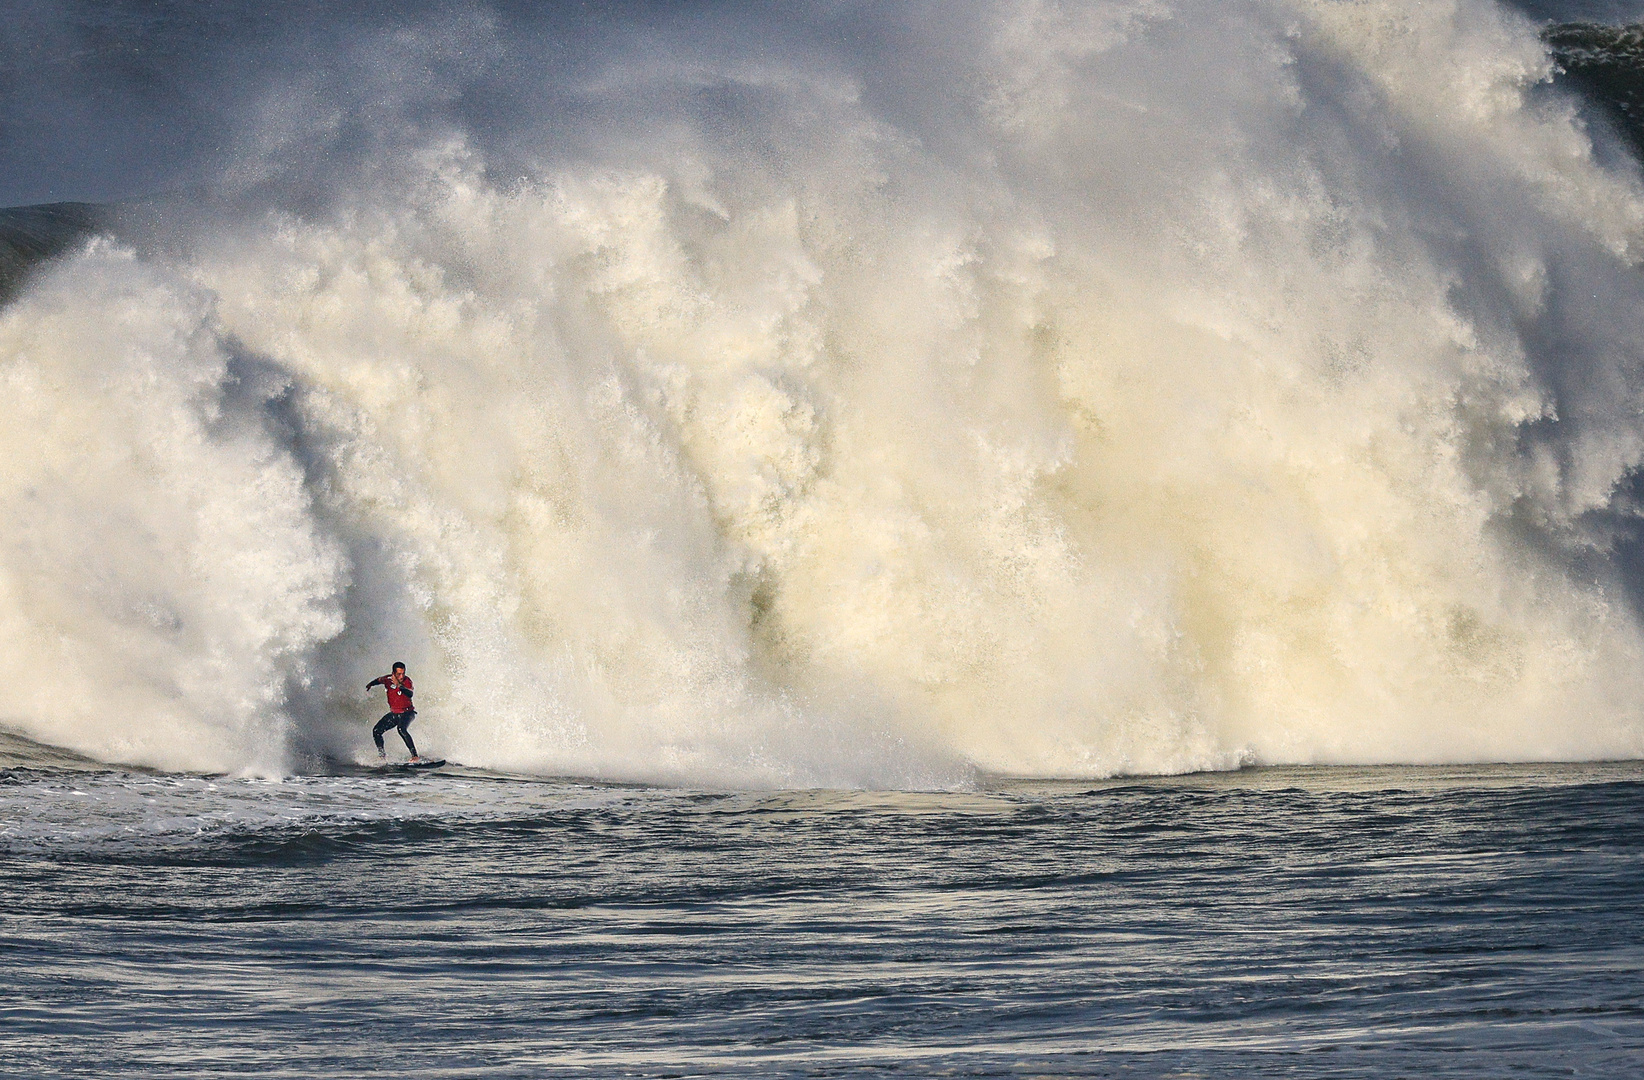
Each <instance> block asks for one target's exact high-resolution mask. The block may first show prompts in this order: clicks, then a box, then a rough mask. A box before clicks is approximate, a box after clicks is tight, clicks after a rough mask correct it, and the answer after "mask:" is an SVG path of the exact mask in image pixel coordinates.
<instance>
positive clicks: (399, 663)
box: [394, 660, 405, 671]
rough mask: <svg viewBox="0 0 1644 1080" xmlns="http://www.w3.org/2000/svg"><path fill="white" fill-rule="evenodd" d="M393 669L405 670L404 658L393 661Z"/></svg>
mask: <svg viewBox="0 0 1644 1080" xmlns="http://www.w3.org/2000/svg"><path fill="white" fill-rule="evenodd" d="M394 670H395V671H404V670H405V661H404V660H396V661H394Z"/></svg>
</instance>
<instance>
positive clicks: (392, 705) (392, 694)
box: [366, 675, 416, 713]
mask: <svg viewBox="0 0 1644 1080" xmlns="http://www.w3.org/2000/svg"><path fill="white" fill-rule="evenodd" d="M392 678H393V676H392V675H384V676H382V677H380V678H376V679H372V680H371V684H370V686H367V687H366V689H367V690H369V689H371V687H372V686H376V685H377V684H378V683H382V685H383V689H385V690H387V691H388V711H389V712H396V713H401V712H411V711H412V710H411V695H412V693H414V692H415V689H416V688H415V687H413V686H412V685H411V676H409V675H401V676H400V685H399V686H395V685H394V684H393V683H392V682H390V681H389V680H390V679H392Z"/></svg>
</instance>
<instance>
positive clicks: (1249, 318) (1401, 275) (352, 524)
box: [0, 0, 1644, 786]
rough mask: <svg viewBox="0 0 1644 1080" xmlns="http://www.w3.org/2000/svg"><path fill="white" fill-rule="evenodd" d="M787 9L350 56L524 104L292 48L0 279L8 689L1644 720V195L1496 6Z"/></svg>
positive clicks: (437, 720)
mask: <svg viewBox="0 0 1644 1080" xmlns="http://www.w3.org/2000/svg"><path fill="white" fill-rule="evenodd" d="M827 10H828V12H831V14H827V13H824V14H821V15H813V16H812V17H811V18H810V22H808V23H802V24H796V23H795V21H794V20H793V19H792V18H790V19H789V20H787V21H784V19H783V18H780V17H778V16H774V15H769V14H761V13H760V12H758V11H750V10H748V9H745V8H737V9H734V10H733V9H729V8H727V9H717V10H715V9H710V11H709V12H708V13H706V14H699V15H694V16H683V15H682V16H679V17H678V18H677V19H676V21H674V22H673V23H668V24H666V25H661V26H659V25H658V24H657V23H656V22H655V21H650V22H647V21H644V20H638V21H636V22H635V23H634V24H633V25H629V24H626V23H623V22H621V21H620V20H619V21H616V22H613V23H611V24H608V25H601V26H600V27H598V28H597V33H596V32H595V31H593V30H586V29H584V30H583V31H580V32H581V33H583V34H584V36H583V37H581V38H576V37H574V36H573V39H572V41H573V44H577V45H578V46H579V47H580V48H582V49H584V53H583V54H582V55H583V58H582V60H581V61H580V62H579V64H577V65H572V66H571V67H566V66H564V65H561V66H560V67H555V68H553V69H552V70H549V69H548V68H547V67H543V68H540V69H539V68H538V67H536V66H534V65H533V64H532V63H531V62H530V50H529V49H526V48H523V46H522V45H521V40H524V39H520V40H515V39H514V38H511V37H510V36H509V35H510V34H517V33H519V32H520V31H519V30H518V28H517V27H511V26H510V25H508V24H506V23H505V22H499V21H496V20H487V19H484V18H474V19H468V20H457V21H455V22H452V21H451V20H450V19H449V18H448V17H446V18H442V21H440V22H439V23H438V24H437V25H430V26H428V27H425V28H423V30H422V31H421V32H422V33H423V37H421V38H418V37H417V33H416V32H415V28H413V30H408V31H402V32H400V34H399V36H397V37H391V36H384V37H383V38H382V39H381V40H377V39H371V38H369V37H368V38H365V39H356V40H353V41H352V42H351V43H350V46H349V47H350V48H351V49H353V50H355V51H356V52H359V51H370V50H371V49H373V48H376V49H380V51H381V55H384V56H388V57H390V58H392V57H400V58H401V59H402V60H403V59H404V57H406V56H412V57H426V55H427V54H428V53H429V51H430V50H433V51H436V52H437V51H438V50H440V49H449V48H453V47H458V46H460V47H461V48H465V49H469V50H471V51H477V52H479V53H483V54H485V55H489V56H493V57H497V56H506V57H508V58H510V59H509V65H511V66H508V67H507V72H508V74H507V75H506V78H504V79H502V80H501V82H500V83H498V82H493V83H492V84H490V85H491V88H492V91H493V92H496V93H501V92H502V91H501V90H498V89H497V87H498V86H499V85H500V86H502V87H503V88H504V89H505V90H506V91H507V93H508V94H511V95H512V97H509V98H508V99H507V100H508V103H509V104H510V109H509V110H503V109H501V108H500V107H499V108H498V109H497V110H496V112H497V113H498V114H499V115H500V114H502V113H504V112H506V113H507V118H506V119H498V118H497V116H491V117H490V119H488V120H486V121H485V122H483V123H481V122H479V121H474V122H472V123H466V124H465V123H461V122H459V118H457V117H456V114H455V113H444V114H442V113H439V112H438V110H431V109H430V108H429V107H428V105H427V103H428V101H429V100H435V99H440V95H441V93H443V92H445V91H444V89H442V84H441V83H440V81H439V78H438V76H437V74H436V76H428V77H424V78H423V79H422V80H421V81H416V80H411V81H409V82H407V83H405V84H404V85H403V86H402V82H401V81H396V80H395V79H394V78H390V77H388V76H387V75H385V74H384V73H383V71H382V70H380V69H379V70H376V71H375V72H374V73H373V75H372V78H373V79H375V80H376V82H375V83H373V85H374V86H375V85H379V84H380V85H381V86H382V87H386V89H382V90H381V94H382V95H383V98H382V100H383V101H386V102H388V103H389V104H388V105H384V106H382V108H381V109H380V110H379V112H378V113H370V112H368V111H366V112H361V111H356V112H349V111H348V110H347V109H345V108H343V107H342V106H339V107H338V108H337V109H335V110H333V111H331V112H327V111H326V110H325V109H324V108H317V107H316V102H319V103H320V104H321V105H323V104H324V103H325V101H326V100H327V98H326V94H327V90H326V88H325V87H323V86H321V87H314V86H306V87H297V88H295V89H294V88H293V87H292V86H290V85H282V86H276V87H273V88H271V89H269V91H268V92H267V94H266V95H265V96H264V97H263V98H262V99H260V101H259V103H258V105H257V107H256V108H255V109H248V110H247V117H246V119H245V123H244V127H243V129H242V131H241V137H240V138H239V140H238V141H237V142H236V143H235V144H234V149H233V153H232V154H231V155H230V156H229V158H228V159H227V160H225V161H224V162H223V163H222V164H221V167H220V169H219V175H218V186H217V188H216V189H215V190H214V194H212V195H211V196H210V197H206V196H193V197H189V198H182V197H178V198H175V199H172V200H170V201H169V202H162V203H160V204H157V205H149V206H145V207H144V208H143V210H142V212H141V214H140V215H134V216H133V219H132V221H130V222H129V223H128V225H127V227H126V228H125V229H124V230H123V231H122V230H120V229H116V230H115V233H114V235H113V236H112V237H110V238H102V239H97V240H95V241H93V242H91V243H89V244H88V245H86V246H85V247H84V248H82V249H80V250H78V251H77V252H76V253H74V254H72V255H71V256H68V257H64V258H60V259H59V260H57V261H56V262H55V263H53V264H52V265H51V266H50V267H48V268H47V269H46V270H44V271H43V272H41V273H39V274H37V275H36V276H35V277H34V278H33V279H32V280H31V281H30V282H29V283H28V284H27V285H26V286H25V288H24V289H23V291H22V292H21V294H20V295H19V296H18V297H17V298H16V299H14V300H13V301H12V302H11V303H10V304H9V305H8V306H7V307H6V308H5V309H4V311H3V312H0V387H3V392H0V448H3V449H0V461H3V462H4V464H3V465H0V519H3V520H4V521H5V522H6V523H7V525H6V528H5V529H4V531H3V532H0V685H3V686H4V687H5V688H6V692H5V700H4V704H3V707H0V719H3V722H4V724H5V726H8V727H10V728H12V729H14V730H17V731H20V732H23V733H26V734H28V735H30V736H32V737H34V738H38V739H41V740H44V741H47V742H51V743H54V744H58V745H63V746H67V747H70V748H73V749H75V750H77V751H80V752H84V753H87V754H91V755H93V756H97V757H101V758H105V759H109V760H119V761H132V762H142V763H148V764H155V765H160V766H164V767H174V768H197V769H229V770H238V769H250V770H257V771H279V770H283V769H292V768H304V767H309V766H310V765H312V764H313V763H314V762H315V761H317V760H319V759H320V758H321V757H323V756H326V755H343V756H347V755H350V754H352V753H354V752H356V751H357V750H358V749H359V748H361V747H363V746H364V745H365V725H366V723H367V722H368V720H369V719H370V718H372V717H373V715H374V711H373V708H372V706H371V704H370V703H368V702H366V701H365V699H364V695H363V694H362V692H361V689H360V688H361V687H362V686H363V684H364V682H365V681H366V680H367V679H368V678H370V677H372V676H374V675H376V674H380V673H381V671H382V670H384V669H385V668H386V665H387V663H388V662H389V661H390V660H394V659H403V660H405V661H407V662H408V663H409V664H410V665H411V669H412V672H413V674H414V675H415V676H416V678H417V680H418V687H419V704H420V707H421V709H422V715H421V717H420V718H419V721H418V725H417V728H416V729H415V730H416V734H417V737H418V739H419V743H421V744H423V745H427V746H429V747H433V748H437V749H438V750H439V751H440V752H441V753H442V754H445V755H447V756H449V757H452V758H455V759H458V760H461V761H464V762H468V763H471V764H476V765H485V766H491V767H496V768H501V769H509V770H518V771H530V772H551V773H576V774H583V775H598V776H609V777H623V778H645V779H663V780H678V781H686V782H698V783H713V784H724V783H728V784H787V785H804V784H864V785H898V786H905V785H932V784H952V783H962V782H964V781H965V778H966V777H967V776H968V775H969V773H970V770H972V769H975V768H981V769H984V770H990V771H1001V772H1008V773H1025V774H1033V775H1058V776H1060V775H1099V774H1108V773H1112V772H1116V771H1178V770H1188V769H1196V768H1220V767H1229V766H1233V765H1236V764H1238V763H1240V762H1245V761H1260V762H1349V761H1353V762H1380V761H1444V760H1477V759H1539V758H1589V757H1616V756H1637V755H1639V754H1640V753H1644V677H1641V675H1640V663H1641V660H1644V650H1641V641H1640V633H1639V625H1638V619H1637V616H1636V613H1635V611H1634V610H1633V607H1632V605H1631V601H1630V599H1629V594H1628V587H1627V571H1626V569H1625V566H1624V565H1623V562H1624V560H1622V559H1620V558H1619V557H1618V555H1617V552H1621V553H1622V554H1625V553H1626V552H1627V551H1628V550H1630V548H1629V545H1631V544H1634V543H1635V539H1634V538H1635V536H1636V531H1637V526H1636V507H1635V503H1634V501H1633V498H1632V477H1633V474H1634V471H1635V470H1636V469H1637V467H1638V465H1639V462H1640V460H1641V457H1644V423H1641V421H1640V416H1641V415H1644V396H1641V394H1640V387H1641V385H1644V384H1641V381H1640V380H1641V372H1640V371H1639V365H1640V359H1641V349H1644V335H1641V333H1640V331H1641V330H1644V327H1641V326H1640V322H1641V320H1644V303H1641V301H1644V276H1641V275H1640V272H1639V270H1638V262H1639V259H1640V257H1641V256H1644V245H1641V240H1644V232H1641V226H1644V188H1641V186H1640V184H1639V179H1638V175H1637V170H1636V167H1635V166H1634V165H1633V164H1632V163H1631V161H1630V159H1628V158H1627V157H1626V156H1625V155H1624V154H1622V153H1620V152H1619V151H1618V150H1617V148H1616V147H1615V146H1614V145H1613V144H1612V143H1609V142H1606V141H1605V136H1604V135H1603V133H1602V132H1599V133H1597V136H1596V137H1597V139H1598V142H1597V144H1596V148H1595V142H1594V138H1595V135H1594V133H1591V132H1589V131H1588V130H1587V128H1586V125H1585V124H1584V122H1583V121H1582V120H1581V119H1580V117H1579V116H1578V114H1577V110H1576V107H1575V105H1574V103H1573V102H1571V101H1570V100H1568V99H1566V98H1565V97H1564V96H1562V95H1560V94H1558V93H1556V92H1554V91H1553V90H1552V89H1550V88H1549V87H1548V85H1547V80H1548V77H1549V75H1550V71H1551V66H1550V62H1549V61H1548V59H1547V57H1546V55H1545V51H1544V49H1543V47H1542V46H1541V44H1540V43H1539V42H1538V40H1537V37H1536V34H1535V30H1534V27H1532V26H1531V25H1530V24H1529V23H1528V22H1526V21H1524V20H1523V19H1521V18H1520V17H1518V16H1516V15H1513V14H1511V13H1510V12H1507V11H1505V10H1503V9H1501V8H1498V7H1496V6H1495V5H1493V4H1489V3H1483V2H1474V0H1454V2H1449V3H1429V4H1425V5H1421V6H1419V7H1415V8H1411V7H1410V6H1409V5H1405V4H1397V3H1387V4H1379V3H1357V4H1344V3H1333V2H1303V0H1290V2H1281V0H1271V2H1264V3H1249V4H1239V5H1225V4H1219V3H1190V2H1183V3H1164V2H1137V3H1110V4H1065V5H1064V4H1057V3H1051V2H1016V3H968V4H951V3H945V4H929V5H924V4H887V5H872V6H869V7H866V8H861V9H857V8H851V7H848V6H847V7H841V8H838V9H827ZM830 19H831V20H833V21H831V22H830V21H829V20H830ZM841 42H843V44H841ZM487 50H489V52H487ZM522 57H523V58H522ZM383 63H384V64H389V66H390V67H391V66H392V64H390V62H389V61H388V60H384V61H383ZM406 63H407V64H410V62H409V61H406ZM417 63H419V64H422V66H421V67H418V66H417V65H416V64H410V67H409V68H408V69H407V70H412V69H414V70H418V71H428V70H435V69H434V68H430V66H429V65H427V64H426V63H423V62H422V60H418V61H417ZM499 63H500V61H499ZM406 87H409V88H406ZM533 103H534V106H533ZM390 106H392V107H390ZM327 140H331V141H329V142H328V141H327ZM139 216H140V220H138V217H139ZM379 705H380V703H379Z"/></svg>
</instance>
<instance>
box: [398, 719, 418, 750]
mask: <svg viewBox="0 0 1644 1080" xmlns="http://www.w3.org/2000/svg"><path fill="white" fill-rule="evenodd" d="M416 718H417V710H415V709H407V710H406V711H405V712H402V713H400V714H399V716H397V717H395V718H394V722H395V726H396V727H398V728H399V729H400V738H402V739H404V740H405V748H406V749H407V750H409V751H411V756H412V757H416V756H417V744H416V743H414V742H412V741H411V733H410V732H409V731H407V730H406V728H408V727H410V726H411V721H413V720H415V719H416Z"/></svg>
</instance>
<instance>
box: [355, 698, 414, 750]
mask: <svg viewBox="0 0 1644 1080" xmlns="http://www.w3.org/2000/svg"><path fill="white" fill-rule="evenodd" d="M416 718H417V710H415V709H407V710H405V711H404V712H391V713H384V714H383V718H382V719H381V720H378V721H377V726H376V727H374V728H372V729H371V737H372V738H373V739H375V740H376V741H377V752H378V753H379V754H380V753H383V752H384V751H383V746H382V736H383V732H385V731H387V730H388V729H389V728H395V727H397V728H399V729H400V738H402V739H404V740H405V748H406V749H407V750H409V751H411V756H412V757H416V756H417V744H416V743H414V742H412V741H411V733H410V732H409V731H407V730H405V729H406V728H408V727H410V726H411V721H413V720H415V719H416ZM354 730H356V731H358V730H359V729H358V728H355V729H354Z"/></svg>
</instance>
